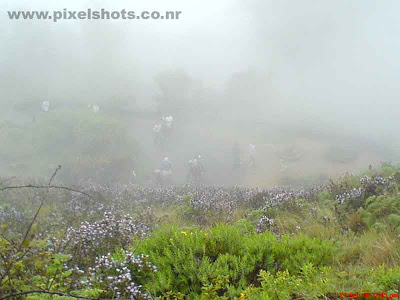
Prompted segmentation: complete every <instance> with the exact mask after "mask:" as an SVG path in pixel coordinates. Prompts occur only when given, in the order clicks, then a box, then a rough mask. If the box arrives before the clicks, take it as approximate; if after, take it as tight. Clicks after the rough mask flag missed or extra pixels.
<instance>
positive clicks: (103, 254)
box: [0, 164, 400, 300]
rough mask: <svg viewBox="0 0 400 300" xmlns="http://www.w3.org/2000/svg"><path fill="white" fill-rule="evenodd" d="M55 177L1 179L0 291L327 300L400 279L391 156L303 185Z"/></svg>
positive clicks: (398, 197) (29, 295)
mask: <svg viewBox="0 0 400 300" xmlns="http://www.w3.org/2000/svg"><path fill="white" fill-rule="evenodd" d="M55 180H57V175H56V176H55V179H53V181H54V182H52V183H50V184H49V185H48V183H47V182H41V181H40V180H36V181H31V182H28V183H27V182H18V181H16V180H15V179H12V180H6V179H5V178H4V179H2V180H0V184H1V190H0V224H1V229H0V234H1V235H0V283H1V284H0V286H1V289H0V299H6V297H8V296H11V295H16V296H14V297H10V298H11V299H30V300H33V299H73V298H74V297H85V298H91V299H156V298H157V299H322V298H330V299H336V298H338V297H340V293H343V292H346V293H353V294H354V293H355V294H357V293H358V294H360V295H361V294H362V293H370V295H371V297H372V293H387V295H388V297H389V295H390V294H394V293H398V289H399V287H400V268H399V266H400V250H399V249H400V194H399V187H400V169H399V168H397V167H395V166H392V165H388V164H385V165H382V167H381V168H380V169H378V170H375V169H369V170H368V171H366V172H364V173H362V174H359V175H349V174H347V175H345V176H342V177H340V178H339V179H337V180H335V181H331V182H330V183H329V184H327V185H325V186H318V187H313V188H307V189H302V188H296V189H294V188H290V187H283V188H271V189H259V188H242V187H231V188H228V187H225V188H223V187H215V186H212V187H211V186H197V187H195V186H176V187H171V188H166V189H151V188H138V187H134V186H131V185H121V184H119V185H108V186H99V185H94V184H90V183H87V184H85V185H82V186H72V187H68V188H66V187H65V186H63V185H62V184H61V183H57V182H56V181H55ZM26 184H32V186H28V187H24V186H25V185H26ZM17 295H18V296H17ZM392 297H393V296H392ZM7 299H9V298H7Z"/></svg>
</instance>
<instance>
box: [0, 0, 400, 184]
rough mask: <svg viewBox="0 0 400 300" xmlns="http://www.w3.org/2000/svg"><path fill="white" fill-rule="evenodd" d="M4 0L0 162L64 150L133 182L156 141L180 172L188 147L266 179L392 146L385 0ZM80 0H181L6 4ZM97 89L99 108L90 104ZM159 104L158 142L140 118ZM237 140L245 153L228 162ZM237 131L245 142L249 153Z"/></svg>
mask: <svg viewBox="0 0 400 300" xmlns="http://www.w3.org/2000/svg"><path fill="white" fill-rule="evenodd" d="M0 7H1V10H2V14H1V16H0V28H1V29H0V46H1V47H0V78H1V80H0V90H1V92H2V93H1V97H0V104H1V106H2V108H1V110H0V118H1V119H0V139H2V141H0V145H1V150H0V175H2V176H6V175H7V176H8V175H15V176H28V177H29V176H37V175H41V176H46V175H48V173H49V172H50V173H51V171H50V170H51V169H52V168H54V166H57V165H58V164H61V165H62V166H63V168H65V170H68V169H70V170H76V171H75V172H76V174H80V175H82V174H85V175H82V177H83V178H82V179H85V180H86V179H88V178H91V177H95V176H94V175H93V174H94V173H97V174H108V175H109V176H108V177H107V178H114V179H115V180H117V181H118V180H121V181H129V180H131V178H129V176H130V175H129V174H130V173H131V170H133V169H135V170H136V171H137V173H138V174H137V176H138V177H137V179H135V180H137V182H138V183H140V184H151V183H150V182H152V180H153V179H152V176H153V175H152V174H153V171H154V170H155V169H157V168H159V167H160V163H161V161H162V159H163V158H164V157H166V156H168V157H169V158H170V160H171V161H172V164H173V170H174V173H173V176H174V180H173V182H174V183H183V182H185V180H186V179H185V178H186V174H187V172H188V171H187V168H188V167H187V162H188V160H190V159H191V158H193V157H194V156H196V155H202V156H203V159H204V164H205V166H206V172H205V174H204V180H205V181H206V182H207V183H210V184H211V183H215V184H244V185H267V186H268V185H275V184H286V183H291V184H304V183H311V182H309V181H313V182H320V181H325V180H326V179H327V178H329V177H331V176H338V175H339V174H341V173H343V172H348V171H357V170H361V169H363V168H364V169H365V168H367V167H368V166H369V164H372V165H378V164H379V163H380V162H382V161H393V162H398V161H399V159H400V155H399V150H398V149H399V146H400V142H399V138H398V130H399V128H400V119H399V118H398V112H399V111H400V101H399V99H400V97H399V96H400V88H399V85H398V82H397V81H398V78H399V75H400V59H399V57H398V53H399V51H400V39H399V38H398V36H399V33H400V23H399V22H398V16H397V15H398V11H399V9H400V4H399V3H398V2H397V1H381V2H376V1H361V0H357V1H352V2H348V1H344V0H339V1H318V2H316V1H311V0H305V1H298V2H294V1H287V0H284V1H262V0H251V1H237V0H235V1H228V0H223V1H217V2H216V1H201V2H200V1H183V0H179V1H178V0H172V1H168V2H167V1H161V0H158V1H135V2H132V1H131V2H129V1H77V0H74V1H68V2H64V3H61V2H59V1H58V2H55V1H43V0H40V1H17V2H16V1H5V0H3V1H1V2H0ZM88 8H90V9H92V10H100V9H102V8H104V9H106V10H109V11H121V10H122V9H125V10H127V11H129V10H132V11H136V12H140V11H143V10H147V11H153V10H155V11H160V12H164V11H166V10H167V11H181V12H182V13H181V15H180V17H179V19H177V20H58V22H53V21H51V20H46V21H44V20H10V19H9V17H8V14H7V11H13V10H14V11H17V10H49V11H53V10H59V11H62V10H63V9H67V10H69V11H73V10H76V11H78V10H84V11H86V10H87V9H88ZM43 101H49V102H50V105H51V106H50V110H49V111H48V112H46V113H43V112H41V111H40V110H41V105H42V102H43ZM94 104H96V105H98V106H99V108H100V109H99V112H98V114H97V115H95V114H93V112H92V111H91V110H90V109H88V105H94ZM170 115H171V116H173V118H174V121H173V131H171V132H170V134H169V135H168V138H166V145H164V147H161V148H160V147H158V146H157V145H156V143H155V141H154V140H155V133H154V132H153V130H152V129H153V126H154V125H155V124H157V123H160V122H161V118H162V117H163V116H170ZM86 117H88V118H90V120H87V121H86V120H85V118H86ZM85 122H87V125H82V124H86V123H85ZM81 123H82V124H81ZM74 126H75V127H74ZM85 126H86V127H85ZM51 129H53V131H52V132H50V130H51ZM106 132H109V134H108V133H107V134H108V135H106V136H101V134H102V133H104V134H105V133H106ZM122 132H123V134H122ZM119 134H120V135H121V136H118V135H119ZM95 137H96V138H95ZM97 138H98V139H99V140H101V142H98V141H97V140H96V139H97ZM114 138H115V141H114V140H113V139H114ZM92 139H93V140H96V141H95V142H93V141H92ZM86 143H87V144H88V145H87V146H84V145H86ZM235 143H237V144H238V146H239V149H240V153H241V167H240V168H238V169H237V170H234V171H233V172H232V160H233V159H234V158H232V155H233V154H232V151H233V150H232V147H233V145H234V144H235ZM249 144H254V145H255V146H256V149H257V152H256V167H255V168H252V169H249V168H248V166H247V164H248V159H249V154H248V146H249ZM102 145H103V146H104V148H102V147H103V146H102ZM110 145H113V146H112V147H109V146H110ZM69 147H71V148H69ZM102 149H103V151H102ZM78 156H79V157H80V158H79V159H80V160H82V161H85V162H87V161H89V158H90V161H91V162H90V163H88V164H87V165H85V164H82V162H81V161H80V162H78V158H77V157H78ZM77 166H80V167H81V168H82V170H81V169H77ZM100 166H101V167H100ZM97 168H100V169H101V170H102V171H101V172H103V173H101V172H100V173H99V171H98V170H97ZM90 170H91V171H90ZM96 170H97V171H96ZM86 172H87V174H86ZM73 174H75V173H73V172H72V171H70V175H68V176H67V175H65V178H66V180H67V178H68V180H71V178H75V179H77V177H76V176H77V175H76V174H75V175H73ZM92 175H93V176H92ZM100 177H101V176H100ZM304 178H308V179H307V180H308V181H307V180H305V179H304ZM107 180H108V179H107Z"/></svg>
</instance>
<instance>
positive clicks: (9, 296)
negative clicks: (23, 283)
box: [0, 290, 111, 300]
mask: <svg viewBox="0 0 400 300" xmlns="http://www.w3.org/2000/svg"><path fill="white" fill-rule="evenodd" d="M29 294H50V295H58V296H65V297H71V298H75V299H88V300H98V299H99V298H89V297H82V296H74V295H70V294H66V293H61V292H48V291H40V290H38V291H26V292H20V293H15V294H11V295H7V296H4V297H2V298H0V300H5V299H10V298H13V297H19V296H23V295H29ZM104 300H111V299H104Z"/></svg>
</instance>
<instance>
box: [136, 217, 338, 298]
mask: <svg viewBox="0 0 400 300" xmlns="http://www.w3.org/2000/svg"><path fill="white" fill-rule="evenodd" d="M135 251H136V253H145V254H148V255H149V257H151V259H152V262H153V264H155V265H157V267H158V269H159V272H158V273H157V274H156V275H155V276H156V279H155V281H154V282H151V283H149V284H148V285H147V286H146V287H147V288H148V289H149V290H150V291H151V292H152V293H154V294H157V295H161V294H163V293H166V292H172V293H177V292H181V293H183V294H186V295H192V296H193V297H194V295H203V296H204V297H206V296H207V297H211V298H212V297H215V295H218V296H224V295H225V296H227V297H238V296H239V295H240V292H241V291H243V290H244V289H245V288H246V287H247V286H248V285H249V284H258V280H257V274H258V272H259V271H260V270H270V271H271V272H273V273H275V272H276V267H277V266H278V268H279V269H280V270H289V271H290V272H294V273H300V272H301V269H300V266H301V264H302V263H306V262H309V263H313V264H315V265H317V266H322V265H325V264H328V263H330V262H331V260H332V254H333V246H332V245H331V243H329V242H327V241H320V240H318V239H316V238H314V239H311V238H308V237H306V236H303V235H301V236H298V237H290V236H284V237H283V239H282V240H281V241H278V240H277V239H276V237H275V235H273V234H272V233H270V232H265V233H263V234H256V233H255V229H254V227H253V228H251V227H250V224H249V223H247V224H246V223H244V222H239V223H238V224H236V225H226V224H218V225H216V226H214V227H212V228H211V229H210V230H209V231H208V232H204V231H200V230H198V229H192V230H183V229H179V228H176V227H169V228H163V229H160V230H158V231H156V232H154V233H153V236H152V237H151V238H149V239H147V240H145V241H143V242H142V243H141V244H140V245H139V246H138V247H137V248H136V249H135ZM222 282H225V284H224V285H222ZM207 297H206V298H205V299H207ZM211 298H210V299H211ZM221 299H222V298H221ZM230 299H231V298H230Z"/></svg>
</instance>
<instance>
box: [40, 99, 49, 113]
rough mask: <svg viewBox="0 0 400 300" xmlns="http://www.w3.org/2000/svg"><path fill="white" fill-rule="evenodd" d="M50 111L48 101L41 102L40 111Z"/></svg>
mask: <svg viewBox="0 0 400 300" xmlns="http://www.w3.org/2000/svg"><path fill="white" fill-rule="evenodd" d="M49 109H50V102H49V101H43V103H42V111H49Z"/></svg>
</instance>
